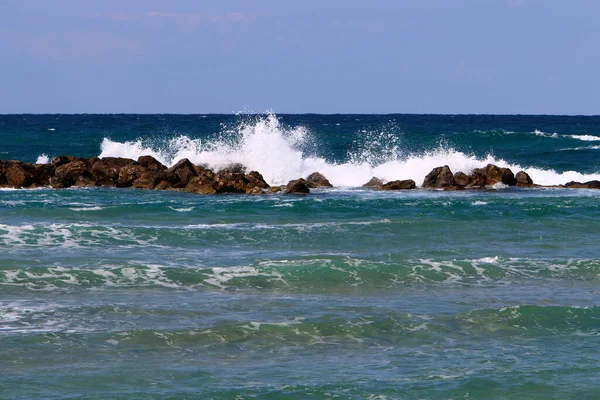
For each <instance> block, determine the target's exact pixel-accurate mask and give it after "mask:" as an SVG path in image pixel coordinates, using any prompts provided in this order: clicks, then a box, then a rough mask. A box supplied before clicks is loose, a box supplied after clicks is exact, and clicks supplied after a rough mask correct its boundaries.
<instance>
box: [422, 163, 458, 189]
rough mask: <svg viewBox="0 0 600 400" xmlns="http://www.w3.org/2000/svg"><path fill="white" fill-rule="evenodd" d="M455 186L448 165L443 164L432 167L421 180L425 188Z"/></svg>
mask: <svg viewBox="0 0 600 400" xmlns="http://www.w3.org/2000/svg"><path fill="white" fill-rule="evenodd" d="M453 186H456V181H455V180H454V175H453V174H452V171H451V170H450V167H448V166H447V165H444V166H443V167H437V168H434V169H433V170H432V171H431V172H430V173H429V174H428V175H427V176H426V177H425V180H424V181H423V185H422V187H423V188H426V189H444V188H448V187H453Z"/></svg>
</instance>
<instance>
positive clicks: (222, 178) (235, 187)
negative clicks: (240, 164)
mask: <svg viewBox="0 0 600 400" xmlns="http://www.w3.org/2000/svg"><path fill="white" fill-rule="evenodd" d="M248 183H249V181H248V179H246V176H245V175H244V174H243V173H241V172H219V173H218V174H217V175H215V179H214V180H213V187H214V188H215V190H216V191H217V193H246V189H247V186H248Z"/></svg>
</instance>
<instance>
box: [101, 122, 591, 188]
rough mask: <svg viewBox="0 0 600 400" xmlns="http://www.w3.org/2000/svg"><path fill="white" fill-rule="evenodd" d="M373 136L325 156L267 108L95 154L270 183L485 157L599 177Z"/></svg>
mask: <svg viewBox="0 0 600 400" xmlns="http://www.w3.org/2000/svg"><path fill="white" fill-rule="evenodd" d="M533 133H535V134H536V135H539V136H546V137H557V136H558V135H557V134H556V133H545V132H541V131H538V130H535V131H534V132H533ZM374 136H376V137H372V138H369V140H368V141H367V143H366V144H365V145H364V146H363V147H362V148H361V149H359V150H358V151H356V152H354V153H350V154H348V157H347V159H348V160H349V161H347V162H344V163H334V162H329V161H327V160H326V159H325V158H323V157H320V156H318V155H314V153H315V152H314V151H313V149H312V147H313V144H314V141H313V139H312V137H311V135H310V132H309V131H308V130H307V129H305V128H304V127H302V126H299V127H292V128H290V127H286V126H284V125H283V124H281V123H280V121H279V119H278V118H277V117H276V116H275V115H273V114H269V115H267V116H264V117H256V118H255V119H254V120H252V121H247V122H244V123H241V124H240V125H238V126H237V127H236V128H235V129H229V130H224V131H223V132H222V133H221V136H220V137H218V138H214V139H207V140H201V139H192V138H189V137H187V136H178V137H175V138H172V139H170V140H169V141H167V142H161V143H156V142H152V141H147V140H142V139H140V140H137V141H134V142H123V143H121V142H116V141H113V140H110V139H108V138H105V139H104V140H103V141H102V144H101V153H100V157H126V158H132V159H137V158H138V157H139V156H142V155H151V156H153V157H155V158H156V159H158V160H159V161H161V162H162V163H163V164H165V165H169V166H170V165H173V164H175V163H176V162H177V161H179V160H180V159H182V158H188V159H189V160H190V161H191V162H193V163H195V164H206V165H208V166H209V167H210V168H213V169H219V168H222V167H224V166H226V165H229V164H231V163H241V164H243V165H245V166H246V167H247V168H248V169H249V170H257V171H259V172H260V173H261V174H262V175H263V177H264V178H265V180H266V181H267V182H268V183H269V184H271V185H280V184H285V183H287V182H288V181H289V180H292V179H297V178H299V177H306V176H308V175H309V174H311V173H312V172H315V171H319V172H321V173H322V174H324V175H325V176H326V177H327V178H328V179H329V181H330V182H331V183H332V184H333V185H335V186H347V187H357V186H361V185H363V184H364V183H365V182H367V181H368V180H369V179H371V178H372V177H373V176H376V177H378V178H381V179H384V180H387V181H391V180H396V179H413V180H415V182H417V185H419V184H420V183H421V182H423V179H424V177H425V176H426V175H427V174H428V173H429V172H430V171H431V170H432V169H433V168H435V167H438V166H441V165H448V166H449V167H450V169H451V170H452V171H454V172H458V171H462V172H465V173H470V172H471V171H472V170H473V169H475V168H481V167H485V166H486V165H487V164H489V163H493V164H496V165H498V166H500V167H508V168H511V169H512V170H513V172H515V173H516V172H517V171H519V170H524V171H525V172H527V173H528V174H529V175H530V176H531V178H532V179H533V181H534V182H535V183H538V184H541V185H557V184H564V183H567V182H569V181H573V180H574V181H589V180H594V179H598V180H600V172H598V173H595V174H587V175H586V174H582V173H579V172H576V171H566V172H562V173H559V172H556V171H553V170H545V169H541V168H536V167H522V166H519V165H516V164H509V163H507V162H506V161H504V160H502V159H499V158H495V157H493V156H492V155H487V156H485V157H479V158H478V157H476V156H473V155H468V154H465V153H463V152H460V151H457V150H454V149H452V148H451V147H449V146H445V145H441V146H440V147H439V148H436V149H432V150H431V151H428V152H422V153H408V154H407V153H406V152H405V151H404V150H403V148H402V146H401V145H400V144H399V143H398V142H397V140H395V139H394V138H393V136H394V135H389V134H387V133H385V132H383V133H380V134H379V136H377V135H374ZM584 140H585V139H584Z"/></svg>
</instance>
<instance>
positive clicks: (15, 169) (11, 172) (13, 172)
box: [5, 161, 37, 188]
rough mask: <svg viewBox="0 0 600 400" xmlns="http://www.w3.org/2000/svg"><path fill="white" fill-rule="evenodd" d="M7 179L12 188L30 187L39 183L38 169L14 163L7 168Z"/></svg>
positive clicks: (17, 162) (29, 165) (18, 162)
mask: <svg viewBox="0 0 600 400" xmlns="http://www.w3.org/2000/svg"><path fill="white" fill-rule="evenodd" d="M5 179H6V184H7V185H8V186H10V187H15V188H22V187H29V186H31V185H33V184H34V183H36V181H37V173H36V169H35V167H34V166H33V165H32V164H25V163H22V162H20V161H13V162H11V164H10V165H8V166H7V168H6V172H5Z"/></svg>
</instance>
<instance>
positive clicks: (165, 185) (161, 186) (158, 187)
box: [154, 180, 173, 190]
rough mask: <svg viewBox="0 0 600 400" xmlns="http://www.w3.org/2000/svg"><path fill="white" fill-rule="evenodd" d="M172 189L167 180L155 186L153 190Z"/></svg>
mask: <svg viewBox="0 0 600 400" xmlns="http://www.w3.org/2000/svg"><path fill="white" fill-rule="evenodd" d="M172 188H173V187H172V186H171V184H170V183H169V181H167V180H164V181H160V182H158V184H157V185H156V186H154V190H171V189H172Z"/></svg>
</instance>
